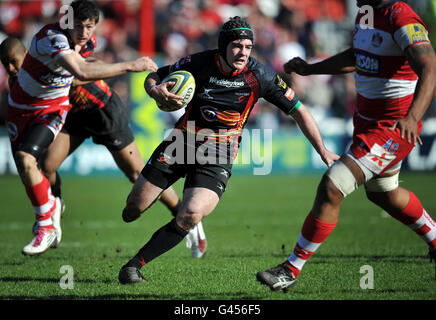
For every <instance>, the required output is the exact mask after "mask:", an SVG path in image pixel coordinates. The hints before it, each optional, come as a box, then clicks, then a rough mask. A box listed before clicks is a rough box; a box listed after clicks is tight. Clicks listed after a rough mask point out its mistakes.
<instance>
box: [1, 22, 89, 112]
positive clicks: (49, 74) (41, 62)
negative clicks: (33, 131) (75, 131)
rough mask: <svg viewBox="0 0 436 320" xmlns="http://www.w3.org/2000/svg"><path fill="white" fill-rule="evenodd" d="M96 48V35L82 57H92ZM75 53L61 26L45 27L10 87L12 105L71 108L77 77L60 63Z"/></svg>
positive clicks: (38, 34)
mask: <svg viewBox="0 0 436 320" xmlns="http://www.w3.org/2000/svg"><path fill="white" fill-rule="evenodd" d="M95 45H96V41H95V37H94V36H93V38H92V39H91V40H90V41H88V43H87V45H86V46H85V47H84V49H82V51H83V52H82V51H81V55H82V56H83V57H87V56H89V55H90V53H92V51H93V50H94V48H95ZM90 47H92V48H90ZM72 52H73V50H72V49H71V47H70V43H69V40H68V37H67V35H66V31H65V30H63V29H62V28H61V27H60V25H59V24H58V23H55V24H49V25H46V26H45V27H43V28H42V29H41V30H40V31H39V32H38V33H37V34H36V35H35V36H34V37H33V39H32V43H31V45H30V48H29V51H28V54H27V55H26V57H25V59H24V62H23V65H22V66H21V68H20V70H19V72H18V76H17V81H15V82H14V85H13V86H12V88H11V92H10V94H9V99H8V100H9V101H8V102H9V105H10V106H12V107H15V108H19V109H28V110H34V109H44V108H49V107H53V106H56V105H57V106H65V105H68V104H69V99H68V94H69V91H70V87H71V83H72V82H73V78H74V76H73V75H72V74H70V73H69V72H68V71H67V70H66V69H64V68H63V67H61V66H60V65H58V64H57V61H58V59H59V58H60V57H62V56H63V55H66V54H70V53H72Z"/></svg>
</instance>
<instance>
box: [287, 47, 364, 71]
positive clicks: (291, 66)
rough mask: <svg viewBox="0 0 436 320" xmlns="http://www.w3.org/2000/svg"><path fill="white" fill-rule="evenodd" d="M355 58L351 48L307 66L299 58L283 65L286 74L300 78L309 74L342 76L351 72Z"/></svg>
mask: <svg viewBox="0 0 436 320" xmlns="http://www.w3.org/2000/svg"><path fill="white" fill-rule="evenodd" d="M355 64H356V58H355V56H354V51H353V48H350V49H347V50H345V51H343V52H341V53H338V54H336V55H334V56H332V57H330V58H327V59H325V60H323V61H320V62H317V63H313V64H309V63H307V62H306V61H304V60H303V59H301V58H294V59H291V60H289V61H288V62H287V63H285V64H284V65H283V69H284V70H285V72H286V73H289V74H291V73H292V72H295V73H297V74H299V75H302V76H308V75H311V74H342V73H349V72H353V71H354V69H355Z"/></svg>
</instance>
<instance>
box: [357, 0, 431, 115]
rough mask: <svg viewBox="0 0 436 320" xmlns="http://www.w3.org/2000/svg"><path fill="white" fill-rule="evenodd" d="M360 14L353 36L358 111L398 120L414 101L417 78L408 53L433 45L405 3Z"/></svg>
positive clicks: (384, 6) (391, 3)
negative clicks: (419, 47)
mask: <svg viewBox="0 0 436 320" xmlns="http://www.w3.org/2000/svg"><path fill="white" fill-rule="evenodd" d="M368 14H370V13H369V11H363V12H359V13H358V14H357V17H356V27H355V29H354V34H353V36H354V37H353V47H354V53H355V57H356V72H355V81H356V91H357V111H358V112H359V114H360V115H362V116H364V117H367V118H371V119H395V118H402V117H404V116H405V115H406V114H407V111H408V110H409V108H410V105H411V103H412V100H413V95H414V92H415V87H416V83H417V80H418V76H417V74H416V73H415V72H414V71H413V70H412V68H411V67H410V65H409V62H408V61H407V58H406V55H405V50H406V49H407V48H408V47H409V46H413V45H416V44H419V43H423V42H430V41H429V39H428V32H427V30H426V29H425V26H424V23H423V22H422V20H421V18H420V17H419V16H418V15H417V14H416V13H415V12H414V11H413V10H412V9H411V8H410V7H409V5H407V4H406V3H404V2H402V1H392V2H389V3H387V4H384V5H383V6H382V7H380V8H378V9H374V15H373V17H374V18H373V25H371V23H370V22H371V21H372V20H371V19H370V18H368V17H369V16H368Z"/></svg>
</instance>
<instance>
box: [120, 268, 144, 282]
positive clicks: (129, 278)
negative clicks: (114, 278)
mask: <svg viewBox="0 0 436 320" xmlns="http://www.w3.org/2000/svg"><path fill="white" fill-rule="evenodd" d="M118 281H120V283H121V284H134V283H140V282H146V280H145V278H144V276H143V275H142V274H141V272H140V271H139V269H138V268H135V267H122V268H121V270H120V273H119V274H118Z"/></svg>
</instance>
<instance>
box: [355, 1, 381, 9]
mask: <svg viewBox="0 0 436 320" xmlns="http://www.w3.org/2000/svg"><path fill="white" fill-rule="evenodd" d="M384 1H385V0H356V4H357V6H358V7H359V8H360V7H362V6H371V7H377V6H378V5H379V4H380V3H382V2H384Z"/></svg>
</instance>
